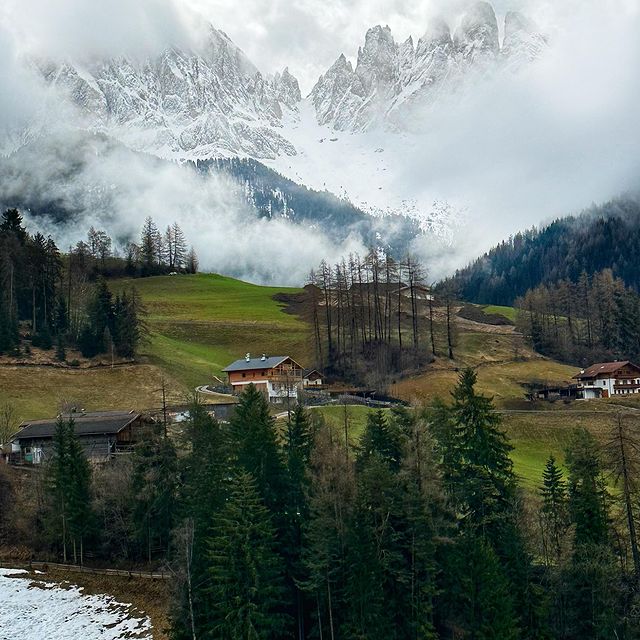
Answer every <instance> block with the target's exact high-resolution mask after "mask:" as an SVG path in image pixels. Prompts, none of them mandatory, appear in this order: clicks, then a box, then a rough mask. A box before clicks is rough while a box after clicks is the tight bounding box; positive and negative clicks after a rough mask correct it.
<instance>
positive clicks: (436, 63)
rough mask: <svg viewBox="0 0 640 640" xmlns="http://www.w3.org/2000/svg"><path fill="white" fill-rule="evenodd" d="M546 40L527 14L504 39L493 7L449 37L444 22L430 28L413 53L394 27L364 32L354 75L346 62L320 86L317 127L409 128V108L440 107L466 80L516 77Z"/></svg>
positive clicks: (314, 94)
mask: <svg viewBox="0 0 640 640" xmlns="http://www.w3.org/2000/svg"><path fill="white" fill-rule="evenodd" d="M546 44H547V43H546V38H545V36H544V35H543V34H541V33H540V32H539V31H538V30H537V27H536V26H535V25H534V24H533V23H532V22H531V21H530V20H529V19H527V18H526V17H525V16H524V15H522V14H521V13H518V12H513V11H512V12H509V13H507V14H506V16H505V21H504V38H503V40H502V43H500V41H499V29H498V22H497V18H496V14H495V12H494V10H493V7H492V6H491V5H490V4H488V3H486V2H478V3H476V4H474V5H473V6H472V7H471V8H470V9H469V11H468V12H467V13H466V14H465V15H464V16H463V18H462V21H461V23H460V25H459V26H458V28H457V29H456V30H455V31H454V33H453V35H452V31H451V28H450V26H449V25H448V24H447V23H446V22H445V21H444V20H442V19H436V20H434V21H433V22H432V24H430V25H429V27H428V28H427V31H426V32H425V34H424V35H423V36H422V37H421V38H420V39H419V40H418V43H417V45H416V46H415V47H414V44H413V39H412V38H409V39H408V40H406V41H405V42H404V43H402V44H398V43H396V42H395V40H394V39H393V35H392V34H391V30H390V29H389V27H381V26H376V27H373V28H372V29H369V31H367V35H366V37H365V43H364V46H362V47H361V48H360V49H359V50H358V60H357V64H356V67H355V69H354V68H353V67H352V65H351V63H350V62H348V61H347V59H346V58H345V56H344V55H340V57H339V58H338V59H337V60H336V62H335V63H334V64H333V66H332V67H331V68H330V69H329V70H328V71H327V72H326V73H325V74H324V75H323V76H321V77H320V79H319V80H318V82H317V84H316V85H315V87H314V88H313V90H312V91H311V96H310V98H311V101H312V102H313V105H314V107H315V110H316V115H317V119H318V123H319V124H328V125H330V126H331V127H333V128H334V129H337V130H342V131H365V130H367V129H369V128H371V127H373V126H376V125H378V124H387V125H391V126H392V127H394V128H399V129H404V128H406V125H407V121H410V115H411V111H412V108H414V107H416V106H419V107H424V106H425V104H429V102H431V101H434V100H437V97H438V94H439V93H440V92H441V91H443V90H444V91H447V92H451V91H454V90H456V89H457V88H458V87H459V86H460V84H461V83H462V82H463V81H464V80H465V79H466V78H467V77H468V76H469V75H473V76H476V75H478V74H480V75H482V74H487V73H491V72H494V71H499V70H505V69H508V70H517V69H518V68H520V67H521V66H523V65H525V64H527V63H529V62H531V61H532V60H534V59H536V58H537V57H538V56H539V55H540V54H541V53H542V51H543V50H544V48H545V47H546Z"/></svg>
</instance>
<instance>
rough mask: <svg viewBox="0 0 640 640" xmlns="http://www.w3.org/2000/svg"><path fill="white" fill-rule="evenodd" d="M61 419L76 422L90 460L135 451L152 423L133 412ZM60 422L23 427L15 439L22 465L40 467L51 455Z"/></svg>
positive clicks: (28, 423) (75, 424) (43, 422)
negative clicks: (136, 445)
mask: <svg viewBox="0 0 640 640" xmlns="http://www.w3.org/2000/svg"><path fill="white" fill-rule="evenodd" d="M59 417H61V418H62V419H64V420H70V419H72V420H73V422H74V428H75V433H76V435H77V436H78V439H79V440H80V443H81V445H82V447H83V449H84V451H85V454H86V456H87V458H89V459H90V460H94V461H99V460H106V459H108V458H110V457H111V456H114V455H116V454H118V453H125V452H130V451H132V448H133V446H134V445H135V444H136V443H138V442H139V441H140V440H141V439H143V438H144V437H145V435H147V434H148V433H149V431H150V427H151V425H152V424H153V421H152V420H151V418H149V417H147V416H144V415H143V414H140V413H135V412H133V411H97V412H94V413H84V412H83V413H68V414H63V415H61V416H59ZM57 422H58V418H51V419H47V420H30V421H27V422H23V423H22V424H21V425H20V431H18V433H16V435H15V436H14V438H13V442H14V443H17V444H18V446H19V449H20V453H19V461H20V462H23V463H28V464H40V463H42V462H45V461H46V460H47V459H49V458H50V457H51V456H52V454H53V448H54V435H55V432H56V424H57Z"/></svg>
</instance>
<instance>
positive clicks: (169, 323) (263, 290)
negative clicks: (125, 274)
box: [111, 274, 308, 388]
mask: <svg viewBox="0 0 640 640" xmlns="http://www.w3.org/2000/svg"><path fill="white" fill-rule="evenodd" d="M130 286H135V288H136V289H137V290H138V292H139V293H140V294H141V296H142V300H143V302H144V304H145V305H146V307H147V310H148V312H149V315H148V317H147V323H148V325H149V328H150V330H151V340H150V342H149V344H147V345H144V346H143V348H142V350H141V351H142V354H141V355H142V356H144V357H146V358H148V360H149V362H151V363H153V364H157V365H159V366H160V367H162V368H163V369H164V370H165V371H167V372H168V373H169V374H170V375H171V376H173V377H175V378H176V379H177V380H179V381H180V382H181V383H182V384H184V385H186V386H188V387H190V388H193V387H195V386H196V385H200V384H206V383H208V382H211V379H212V376H214V375H217V376H221V375H222V369H223V368H224V367H225V366H226V365H228V364H229V363H230V362H232V361H233V360H236V359H238V358H241V357H243V356H244V354H245V353H246V352H250V353H255V354H262V353H270V354H287V355H291V356H293V357H294V358H296V359H298V360H300V361H301V363H302V364H305V362H306V360H307V356H308V354H307V339H306V337H307V327H306V324H305V323H304V322H302V321H301V320H300V319H299V318H297V317H295V316H293V315H290V314H287V313H285V312H284V311H283V307H284V305H283V304H281V303H278V302H276V301H275V300H273V296H274V294H276V293H280V292H287V293H294V292H296V291H298V290H297V289H292V288H285V287H261V286H257V285H254V284H249V283H247V282H242V281H240V280H235V279H233V278H227V277H224V276H220V275H215V274H197V275H180V276H158V277H154V278H142V279H138V280H134V281H130V280H117V281H113V282H112V283H111V288H112V289H114V290H118V289H121V288H127V287H130Z"/></svg>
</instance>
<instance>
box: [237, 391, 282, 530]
mask: <svg viewBox="0 0 640 640" xmlns="http://www.w3.org/2000/svg"><path fill="white" fill-rule="evenodd" d="M229 432H230V436H231V452H232V455H233V457H234V461H235V462H234V463H235V464H236V465H237V467H238V468H240V469H243V470H244V471H246V472H247V473H250V474H252V476H253V477H254V479H255V482H256V486H257V488H258V492H259V494H260V497H261V498H262V499H263V500H264V503H265V505H266V506H267V508H268V509H269V510H270V511H271V513H272V514H273V515H274V517H275V522H276V525H277V526H278V528H279V529H280V528H281V526H283V524H284V522H283V517H284V509H285V500H286V470H285V466H284V463H283V459H282V455H281V451H280V448H279V446H278V439H277V434H276V426H275V421H274V419H273V418H272V417H271V414H270V412H269V403H268V402H267V400H266V398H265V397H264V395H263V394H262V393H260V392H259V391H258V389H257V388H256V387H255V385H253V384H250V385H248V386H247V388H246V390H245V391H244V392H243V393H242V394H241V395H240V401H239V403H238V406H237V407H236V410H235V411H234V414H233V417H232V418H231V424H230V428H229Z"/></svg>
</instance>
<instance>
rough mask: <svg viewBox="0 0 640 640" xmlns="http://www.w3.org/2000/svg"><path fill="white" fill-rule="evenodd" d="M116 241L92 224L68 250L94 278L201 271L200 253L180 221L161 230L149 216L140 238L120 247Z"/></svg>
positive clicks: (74, 259)
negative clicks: (191, 242) (85, 233)
mask: <svg viewBox="0 0 640 640" xmlns="http://www.w3.org/2000/svg"><path fill="white" fill-rule="evenodd" d="M115 245H116V243H114V241H113V238H111V237H110V236H109V235H108V234H107V232H106V231H104V230H102V229H96V228H94V227H93V226H92V227H90V229H89V231H88V233H87V237H86V240H80V241H79V242H77V243H76V245H75V246H74V247H72V248H71V249H70V250H69V256H70V259H71V260H72V261H74V262H75V263H76V264H77V265H78V268H81V269H85V270H88V271H89V274H90V275H91V277H92V279H95V278H97V277H99V276H103V277H106V278H107V277H129V278H139V277H146V276H156V275H165V274H167V273H173V272H176V273H196V272H197V271H198V256H197V254H196V252H195V250H194V248H193V247H190V248H189V247H188V245H187V240H186V237H185V235H184V232H183V231H182V229H181V228H180V225H179V224H178V223H177V222H174V223H173V224H171V225H168V226H167V227H166V229H165V231H164V232H162V231H160V229H159V228H158V226H157V225H156V223H155V222H154V220H153V218H151V217H150V216H149V217H147V218H146V219H145V221H144V223H143V225H142V229H141V231H140V240H139V242H137V243H136V242H133V241H128V242H126V243H125V244H124V245H123V246H122V247H120V248H119V249H118V248H117V247H116V246H115Z"/></svg>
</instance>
